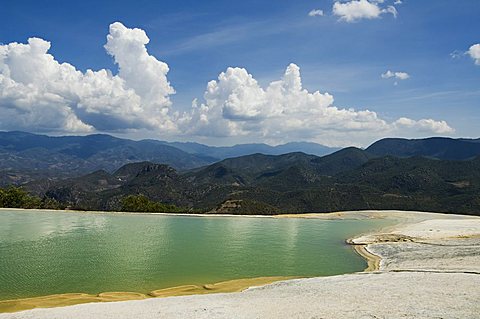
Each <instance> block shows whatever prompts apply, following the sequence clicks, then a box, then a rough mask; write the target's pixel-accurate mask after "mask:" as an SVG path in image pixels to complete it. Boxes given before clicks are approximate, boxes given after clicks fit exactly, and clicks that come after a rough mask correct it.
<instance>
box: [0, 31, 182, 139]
mask: <svg viewBox="0 0 480 319" xmlns="http://www.w3.org/2000/svg"><path fill="white" fill-rule="evenodd" d="M148 42H149V39H148V37H147V35H146V34H145V32H144V31H143V30H140V29H128V28H126V27H125V26H123V25H122V24H121V23H119V22H116V23H113V24H112V25H110V33H109V35H108V37H107V44H106V45H105V49H106V50H107V52H108V54H110V55H111V56H112V57H113V58H114V60H115V63H116V64H117V65H118V68H119V72H118V74H117V75H113V74H112V72H111V71H110V70H105V69H103V70H99V71H92V70H87V71H86V72H85V73H82V72H80V71H78V70H77V69H76V68H75V67H74V66H72V65H71V64H68V63H59V62H58V61H56V60H55V58H54V57H53V56H52V55H51V54H49V53H48V51H49V49H50V42H48V41H45V40H43V39H39V38H30V39H28V43H27V44H21V43H10V44H7V45H2V46H0V108H1V109H2V113H3V114H5V115H4V116H2V117H1V120H0V127H1V128H2V129H26V130H31V129H32V128H34V129H36V130H38V131H66V132H91V131H95V130H99V131H113V130H123V129H137V128H144V127H146V128H151V129H154V128H166V129H171V128H174V127H175V125H174V124H173V123H172V122H171V120H170V119H169V117H168V116H167V113H168V110H169V107H170V106H171V102H170V99H169V95H171V94H173V93H174V92H175V91H174V90H173V88H172V87H171V86H170V84H169V83H168V80H167V73H168V66H167V64H165V63H164V62H161V61H158V60H157V59H156V58H155V57H153V56H151V55H149V54H148V52H147V49H146V48H145V45H146V44H147V43H148Z"/></svg>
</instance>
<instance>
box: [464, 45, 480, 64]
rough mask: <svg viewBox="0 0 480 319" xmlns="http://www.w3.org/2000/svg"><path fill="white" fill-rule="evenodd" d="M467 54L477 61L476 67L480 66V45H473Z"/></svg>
mask: <svg viewBox="0 0 480 319" xmlns="http://www.w3.org/2000/svg"><path fill="white" fill-rule="evenodd" d="M467 54H468V55H470V57H471V58H472V59H473V60H474V61H475V64H476V65H480V43H477V44H474V45H472V46H471V47H470V48H469V49H468V51H467Z"/></svg>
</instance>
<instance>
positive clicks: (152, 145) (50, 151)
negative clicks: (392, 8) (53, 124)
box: [0, 132, 337, 186]
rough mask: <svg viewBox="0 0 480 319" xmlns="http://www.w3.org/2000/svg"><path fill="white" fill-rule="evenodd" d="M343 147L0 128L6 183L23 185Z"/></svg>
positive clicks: (0, 165) (1, 174)
mask: <svg viewBox="0 0 480 319" xmlns="http://www.w3.org/2000/svg"><path fill="white" fill-rule="evenodd" d="M335 150H337V149H335V148H329V147H326V146H323V145H319V144H315V143H289V144H285V145H279V146H269V145H266V144H243V145H235V146H231V147H213V146H207V145H203V144H198V143H180V142H176V143H169V142H165V141H157V140H141V141H133V140H129V139H121V138H117V137H113V136H110V135H105V134H94V135H87V136H60V137H53V136H46V135H39V134H32V133H26V132H0V185H3V186H5V185H9V184H23V183H26V182H30V181H33V180H38V179H40V178H65V177H74V176H81V175H84V174H87V173H90V172H93V171H96V170H100V169H102V170H105V171H107V172H113V171H115V170H117V169H118V168H120V167H121V166H123V165H125V164H127V163H134V162H141V161H150V162H153V163H162V164H167V165H170V166H172V167H174V168H175V169H178V170H181V171H182V170H186V169H191V168H195V167H201V166H205V165H208V164H212V163H214V162H217V161H219V160H222V159H225V158H227V157H235V156H241V155H247V154H253V153H258V152H261V153H264V154H283V153H288V152H292V151H296V152H297V151H299V152H305V153H310V154H315V155H325V154H328V153H331V152H333V151H335Z"/></svg>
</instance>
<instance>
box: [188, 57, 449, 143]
mask: <svg viewBox="0 0 480 319" xmlns="http://www.w3.org/2000/svg"><path fill="white" fill-rule="evenodd" d="M333 102H334V99H333V96H332V95H330V94H328V93H320V92H319V91H315V92H313V93H312V92H308V91H307V90H306V89H304V88H303V87H302V81H301V76H300V69H299V67H298V66H297V65H295V64H290V65H289V66H288V67H287V69H286V71H285V73H284V75H283V77H282V78H281V79H280V80H278V81H274V82H271V83H270V84H269V85H268V86H267V87H266V88H262V87H261V86H260V85H259V84H258V82H257V81H256V80H255V79H254V78H253V76H252V75H251V74H249V73H248V72H247V70H245V69H243V68H228V69H227V70H226V71H225V72H222V73H221V74H220V75H219V77H218V79H217V80H214V81H211V82H209V83H208V85H207V89H206V91H205V94H204V99H203V102H202V103H199V102H198V101H197V100H195V101H194V103H193V110H192V111H191V112H189V113H186V114H184V115H183V121H184V123H183V125H184V127H183V128H184V130H185V133H186V134H188V135H193V136H202V135H203V136H210V137H218V136H222V137H238V136H245V137H249V138H250V140H257V139H259V140H264V141H270V142H274V143H275V142H276V143H279V142H285V141H292V140H298V139H308V140H313V141H316V142H319V143H324V144H327V145H348V144H351V143H354V144H358V143H360V144H361V141H368V140H371V139H375V138H378V137H381V136H385V135H390V134H402V135H415V134H418V133H425V132H428V133H442V134H444V133H452V132H453V131H454V130H453V129H452V128H451V127H450V126H448V124H447V123H446V122H444V121H435V120H432V119H422V120H419V121H415V120H413V119H408V118H401V119H399V120H397V121H394V122H391V123H389V122H388V121H386V120H384V119H382V118H380V117H379V116H378V115H377V113H375V112H373V111H369V110H354V109H351V108H349V109H345V108H340V107H337V106H334V105H333Z"/></svg>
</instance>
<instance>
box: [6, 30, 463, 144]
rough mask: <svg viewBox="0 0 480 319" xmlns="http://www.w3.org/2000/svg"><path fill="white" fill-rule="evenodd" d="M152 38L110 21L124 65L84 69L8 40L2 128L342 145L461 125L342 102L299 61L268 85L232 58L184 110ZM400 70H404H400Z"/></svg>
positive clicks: (112, 46)
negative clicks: (175, 101) (312, 87)
mask: <svg viewBox="0 0 480 319" xmlns="http://www.w3.org/2000/svg"><path fill="white" fill-rule="evenodd" d="M148 43H149V38H148V37H147V35H146V33H145V32H144V31H143V30H141V29H130V28H127V27H125V26H124V25H123V24H121V23H119V22H116V23H113V24H111V25H110V29H109V34H108V36H107V43H106V44H105V49H106V51H107V53H108V54H109V55H111V56H112V58H113V60H114V62H115V63H116V64H117V65H118V70H119V71H118V73H117V74H113V72H112V71H110V70H106V69H102V70H98V71H93V70H87V71H86V72H81V71H79V70H77V69H76V68H75V67H74V66H72V65H71V64H68V63H59V62H58V61H57V60H55V57H54V56H52V55H51V54H49V53H48V51H49V49H50V43H49V42H47V41H45V40H43V39H39V38H30V39H29V40H28V42H27V43H26V44H22V43H10V44H6V45H0V111H1V113H2V116H1V118H0V129H1V130H27V131H36V132H61V133H75V132H118V131H127V132H128V131H138V130H149V131H150V132H152V134H151V135H155V136H157V137H161V138H165V137H170V138H173V139H175V138H176V139H178V138H180V137H182V138H185V139H193V140H195V139H197V138H202V137H208V138H212V139H221V138H227V139H231V138H243V140H244V141H258V140H261V141H265V142H270V143H280V142H288V141H294V140H310V141H315V142H319V143H324V144H327V145H338V146H343V145H349V144H355V145H364V144H366V143H369V142H371V141H372V140H373V139H376V138H380V137H383V136H385V135H402V136H418V135H425V134H427V135H428V134H449V133H452V132H453V129H452V128H451V127H450V126H449V125H448V124H447V123H446V122H445V121H435V120H433V119H421V120H418V121H416V120H413V119H408V118H404V117H402V118H400V119H398V120H395V121H393V122H389V121H387V120H385V119H382V118H380V116H379V115H378V114H377V113H375V112H373V111H369V110H355V109H352V108H341V107H338V106H335V105H334V98H333V96H332V95H330V94H329V93H320V92H319V91H315V92H309V91H307V90H306V89H304V88H303V87H302V80H301V75H300V69H299V67H298V66H297V65H295V64H293V63H292V64H290V65H289V66H288V67H287V68H286V70H285V72H284V74H283V76H282V77H281V79H280V80H278V81H274V82H271V83H270V84H269V85H268V86H267V87H265V88H263V87H261V86H260V85H259V84H258V82H257V81H256V80H255V78H254V77H253V76H252V75H251V74H249V73H248V71H247V70H246V69H244V68H232V67H230V68H227V70H226V71H225V72H222V73H221V74H220V75H219V76H218V79H216V80H213V81H210V82H209V83H208V85H207V88H206V90H205V93H204V95H203V98H202V99H196V100H194V101H193V103H192V107H191V109H190V110H188V111H184V112H178V111H176V110H175V106H174V105H172V102H171V100H170V96H171V95H172V94H174V93H175V90H174V89H173V87H172V86H171V85H170V83H169V81H168V78H167V74H168V71H169V68H168V65H167V64H166V63H164V62H162V61H159V60H158V59H157V58H155V57H154V56H152V55H150V54H149V53H148V51H147V48H146V45H147V44H148ZM387 73H388V72H387ZM397 73H398V74H397ZM392 74H393V75H392V76H395V77H398V78H401V77H404V75H403V73H402V72H395V73H392ZM389 75H391V74H389Z"/></svg>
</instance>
